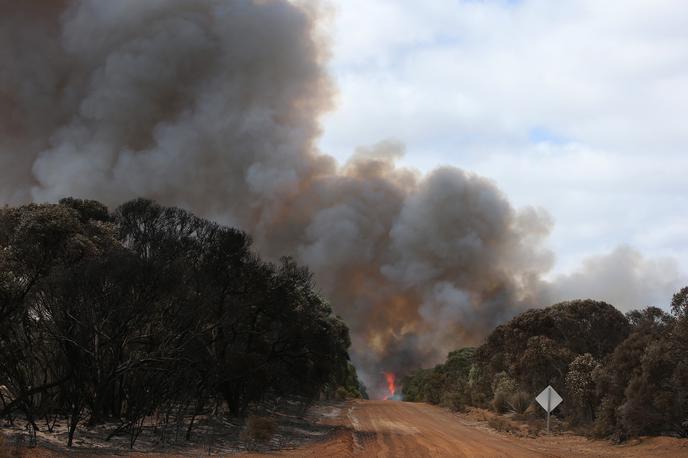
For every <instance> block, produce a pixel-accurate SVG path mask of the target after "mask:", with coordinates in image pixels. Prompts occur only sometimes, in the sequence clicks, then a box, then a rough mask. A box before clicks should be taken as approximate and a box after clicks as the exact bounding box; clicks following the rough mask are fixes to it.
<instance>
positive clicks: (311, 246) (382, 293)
mask: <svg viewBox="0 0 688 458" xmlns="http://www.w3.org/2000/svg"><path fill="white" fill-rule="evenodd" d="M316 14H317V12H316V11H314V10H313V7H312V6H308V7H306V6H302V5H300V4H294V3H289V2H287V1H282V0H280V1H277V0H271V1H267V0H234V1H227V2H226V1H212V0H193V1H191V0H146V1H140V0H118V1H97V0H72V1H63V2H58V1H37V0H36V1H21V2H16V1H11V0H0V62H2V64H1V66H0V204H19V203H24V202H28V201H55V200H57V199H59V198H61V197H64V196H75V197H83V198H92V199H98V200H101V201H103V202H105V203H107V204H110V205H113V206H115V205H118V204H120V203H122V202H123V201H125V200H127V199H130V198H134V197H138V196H145V197H149V198H153V199H156V200H159V201H160V202H162V203H164V204H168V205H177V206H181V207H184V208H187V209H190V210H192V211H194V212H196V213H198V214H201V215H203V216H206V217H210V218H213V219H216V220H218V221H221V222H223V223H227V224H231V225H236V226H238V227H240V228H242V229H244V230H246V231H248V232H249V233H250V234H252V236H253V237H254V239H255V241H256V246H257V247H258V249H259V250H260V251H261V253H262V254H263V255H265V256H273V257H277V256H281V255H292V256H295V257H296V258H297V259H298V260H299V261H300V262H302V263H305V264H307V265H308V266H310V268H311V269H312V270H313V271H314V272H315V274H316V279H317V281H318V283H319V285H320V286H321V288H322V289H323V292H324V293H325V294H326V295H327V296H328V297H329V298H330V299H331V300H332V302H333V306H334V307H335V310H337V312H338V313H339V314H340V315H341V316H342V317H343V318H344V319H345V321H346V322H347V323H348V324H349V326H350V327H351V329H352V337H353V352H352V357H353V359H354V362H355V363H356V364H357V365H358V367H359V369H360V370H362V372H363V375H364V378H365V380H366V382H367V383H368V384H369V385H370V384H372V385H373V386H372V387H371V388H372V389H373V390H372V391H373V394H374V395H375V394H379V393H382V392H385V391H386V389H385V387H384V377H383V375H382V372H383V371H399V372H402V373H403V372H404V371H406V370H409V369H413V368H416V367H419V366H421V365H428V364H429V363H433V362H436V361H438V360H440V359H442V358H443V357H444V356H445V354H446V352H447V351H448V350H450V349H454V348H456V347H457V346H459V345H462V344H476V343H479V342H480V340H481V339H482V338H483V337H484V336H485V334H486V333H487V332H489V331H490V330H491V329H492V328H493V327H494V326H495V325H496V324H498V323H500V322H502V321H504V320H505V319H507V318H509V317H511V316H513V315H514V314H515V313H517V312H519V311H520V310H521V309H523V308H526V307H531V306H536V305H541V304H540V301H541V298H542V297H543V296H542V294H543V293H542V283H541V281H540V277H541V275H542V274H543V273H544V272H546V271H547V270H548V269H549V268H550V266H551V263H552V256H551V254H550V253H549V252H548V251H547V250H545V249H544V248H543V247H542V241H543V240H544V239H545V238H546V236H547V235H548V232H549V229H550V221H549V218H548V216H547V215H546V214H545V213H543V212H541V211H538V210H535V209H532V208H527V209H524V210H516V209H514V208H512V206H511V205H510V204H509V202H508V200H507V199H506V197H505V196H504V195H503V194H502V193H501V192H500V191H499V190H498V189H497V188H496V186H495V185H494V184H493V183H492V182H490V181H489V180H486V179H484V178H481V177H479V176H475V175H472V174H470V173H466V172H464V171H461V170H459V169H455V168H449V167H445V168H440V169H438V170H436V171H434V172H432V173H430V174H429V175H427V176H421V175H419V174H418V173H416V172H414V171H412V170H407V169H404V168H400V167H397V166H395V160H396V159H398V158H399V157H400V155H402V154H403V148H402V147H401V146H400V145H397V144H394V143H390V142H388V143H381V144H379V145H376V146H373V147H371V148H368V149H364V148H362V149H360V150H359V151H357V152H356V153H355V155H354V156H353V158H352V159H351V160H350V161H349V162H348V163H346V164H344V165H338V164H337V163H336V162H335V161H334V160H333V159H332V158H331V157H329V156H327V155H325V154H323V153H321V152H319V151H318V150H317V149H316V147H315V141H316V139H317V137H318V134H319V124H318V119H319V115H320V114H321V113H323V112H324V111H326V110H328V109H330V108H331V107H332V95H333V92H334V91H333V86H332V84H331V82H330V80H329V79H328V76H327V74H326V73H325V71H324V66H323V61H324V59H325V58H326V54H327V53H326V51H327V50H326V47H325V46H323V44H322V43H321V42H320V41H319V39H318V37H316V36H315V33H314V30H315V29H314V25H315V22H314V21H315V18H316Z"/></svg>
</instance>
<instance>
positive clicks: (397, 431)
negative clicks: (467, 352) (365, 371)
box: [23, 401, 688, 458]
mask: <svg viewBox="0 0 688 458" xmlns="http://www.w3.org/2000/svg"><path fill="white" fill-rule="evenodd" d="M330 411H331V413H332V414H330V415H321V416H320V420H319V423H320V424H321V425H322V426H323V427H325V426H327V427H329V428H330V431H331V432H330V433H329V434H327V435H326V436H325V437H323V438H321V439H320V440H316V441H311V442H310V443H309V444H308V445H304V446H301V447H297V448H293V449H291V450H282V451H279V452H269V453H263V454H257V453H246V452H244V453H239V454H238V455H237V454H227V453H220V454H215V453H213V455H214V456H239V457H240V458H256V457H304V458H307V457H414V458H415V457H517V458H518V457H566V458H571V457H579V456H580V457H653V458H664V457H667V458H668V457H671V458H674V457H688V440H686V439H674V438H669V437H654V438H645V439H641V440H636V441H634V442H632V443H628V444H625V445H612V444H610V443H608V442H605V441H592V440H588V439H586V438H584V437H581V436H576V435H572V434H557V435H543V436H539V437H536V438H534V437H521V436H516V435H512V434H509V433H502V432H497V431H495V430H493V429H492V428H490V427H488V426H487V422H485V421H480V420H478V419H476V416H475V415H462V414H454V413H451V412H449V411H447V410H444V409H441V408H439V407H435V406H431V405H428V404H420V403H407V402H396V401H352V402H350V403H347V404H346V405H344V406H343V407H342V408H341V409H331V410H330ZM335 412H336V414H335ZM63 450H64V449H63ZM63 450H60V451H56V450H50V449H46V448H43V447H39V448H35V449H29V450H25V451H24V452H25V453H24V454H23V456H27V457H28V456H38V457H53V456H56V457H57V456H59V457H63V456H74V455H71V454H67V453H64V451H63ZM205 455H207V453H203V452H202V451H201V450H199V449H195V450H184V451H178V452H176V453H172V454H169V453H168V454H160V453H145V452H134V453H127V452H118V453H112V454H108V453H107V452H105V451H101V452H100V453H97V456H101V457H103V456H135V457H142V458H143V457H146V458H152V457H163V456H165V457H170V456H175V457H183V456H184V457H188V456H205ZM78 456H93V455H89V454H88V452H86V453H80V454H78Z"/></svg>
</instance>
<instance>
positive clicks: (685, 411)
mask: <svg viewBox="0 0 688 458" xmlns="http://www.w3.org/2000/svg"><path fill="white" fill-rule="evenodd" d="M686 297H688V287H686V288H683V289H682V290H681V291H679V292H678V293H677V294H676V295H674V298H673V301H672V303H671V310H672V314H668V313H666V312H664V311H663V310H661V309H659V308H656V307H649V308H646V309H644V310H638V311H633V312H630V313H628V314H627V315H623V314H622V313H620V312H619V311H618V310H616V309H615V308H614V307H613V306H611V305H609V304H606V303H604V302H598V301H592V300H578V301H571V302H564V303H560V304H556V305H553V306H551V307H547V308H544V309H537V310H529V311H527V312H525V313H523V314H521V315H519V316H517V317H515V318H513V319H512V320H511V321H509V322H508V323H506V324H504V325H501V326H499V327H497V328H496V329H495V330H494V332H492V334H490V335H489V336H488V337H487V339H486V340H485V343H484V344H483V345H481V346H480V347H478V348H477V349H476V350H475V352H474V353H473V352H472V351H471V353H470V355H471V360H470V361H471V362H470V363H469V364H468V367H469V369H468V371H467V372H465V368H466V366H465V365H464V366H462V370H459V371H456V372H451V373H449V372H448V371H447V370H446V366H447V365H448V364H449V360H448V361H447V363H445V364H441V365H438V366H436V367H435V368H433V369H424V370H419V371H416V372H414V373H412V374H411V375H409V376H407V377H406V378H404V380H403V391H404V396H405V398H406V399H407V400H410V401H424V402H431V403H434V404H440V403H442V401H441V400H442V399H444V398H445V396H446V395H447V394H449V393H452V394H454V393H456V391H457V390H460V392H461V394H460V397H461V399H462V401H463V402H464V403H466V404H472V405H477V406H482V407H486V406H489V407H491V408H493V409H495V410H497V411H500V412H505V411H507V410H512V411H516V412H521V411H524V410H525V407H526V406H527V404H528V403H527V402H526V400H527V399H530V400H532V399H534V397H535V396H536V395H537V394H538V393H539V391H540V390H542V389H543V388H545V387H546V386H547V385H552V386H553V387H554V388H555V389H556V390H557V391H559V392H560V393H561V394H562V396H563V398H564V403H563V404H562V405H561V407H559V408H557V410H556V411H555V413H556V414H557V415H560V416H563V417H565V418H567V419H568V420H570V421H571V422H574V423H577V424H579V425H588V426H590V427H591V429H592V431H593V432H594V433H596V434H597V435H599V436H603V437H610V436H611V437H615V438H617V439H620V440H622V439H624V438H626V437H630V436H636V435H643V434H672V435H677V436H683V437H686V436H688V358H686V356H685V355H686V354H688V313H686V310H687V307H686V304H687V303H688V300H687V299H686ZM452 354H454V353H452ZM452 354H450V356H451V355H452ZM465 374H467V375H465Z"/></svg>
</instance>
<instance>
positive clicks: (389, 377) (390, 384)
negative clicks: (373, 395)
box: [385, 372, 397, 400]
mask: <svg viewBox="0 0 688 458" xmlns="http://www.w3.org/2000/svg"><path fill="white" fill-rule="evenodd" d="M385 378H386V379H387V389H388V390H389V394H388V395H387V396H385V400H388V399H391V398H393V397H394V393H395V392H396V391H397V387H396V385H395V384H394V380H395V378H396V376H395V375H394V373H393V372H385Z"/></svg>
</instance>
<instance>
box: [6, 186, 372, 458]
mask: <svg viewBox="0 0 688 458" xmlns="http://www.w3.org/2000/svg"><path fill="white" fill-rule="evenodd" d="M0 322H2V326H1V327H0V385H1V386H2V390H1V391H0V416H2V417H5V418H11V417H13V416H15V415H17V414H18V413H21V414H23V415H24V416H25V418H26V419H27V420H28V422H29V424H32V425H34V427H35V426H36V423H37V422H40V423H41V424H42V423H43V421H45V423H46V424H48V425H50V424H51V421H53V420H52V419H55V418H57V416H58V415H64V416H66V417H68V419H69V426H70V434H69V445H71V443H72V437H73V434H74V431H75V428H76V426H77V424H78V423H79V422H80V421H81V420H82V419H86V420H87V421H88V422H89V423H90V424H99V423H101V422H108V421H110V422H113V421H114V422H116V423H120V429H121V430H122V431H125V432H128V433H129V434H130V435H131V440H132V444H133V441H135V440H136V435H137V432H138V431H140V427H141V425H142V422H143V419H144V418H145V417H149V416H151V415H154V414H158V415H162V416H163V417H164V418H169V417H170V415H172V416H173V417H174V415H180V414H181V415H182V417H181V418H184V415H186V416H187V418H188V416H189V415H198V414H201V413H203V412H206V411H207V409H208V408H210V409H212V408H213V407H212V406H213V405H215V406H217V405H218V404H221V403H223V402H224V403H226V405H227V406H228V409H229V412H230V413H231V414H233V415H243V414H244V413H245V412H246V409H247V408H248V407H249V405H250V404H251V403H255V402H258V401H264V400H265V399H274V398H276V397H280V396H300V397H301V398H303V399H309V400H312V399H316V398H318V397H319V396H320V395H321V394H323V393H324V394H325V395H328V396H334V394H335V393H337V392H343V393H344V395H346V396H360V393H359V391H358V380H357V378H356V372H355V370H354V369H353V367H352V366H351V363H350V362H349V357H348V354H347V349H348V347H349V345H350V340H349V333H348V329H347V327H346V325H345V324H344V323H343V322H342V321H341V320H340V319H339V318H337V317H336V316H334V315H333V313H332V310H331V308H330V306H329V304H328V303H327V302H326V301H325V299H323V298H322V297H321V296H320V295H319V293H318V292H317V290H316V289H315V286H314V284H313V282H312V276H311V274H310V272H309V271H308V270H307V269H306V268H304V267H301V266H299V265H297V264H296V263H295V262H294V261H293V260H291V259H289V258H283V259H282V260H281V261H280V262H279V263H277V264H271V263H266V262H264V261H262V260H261V259H260V258H259V257H258V256H257V255H256V254H255V253H254V252H253V251H252V249H251V240H250V238H249V237H248V236H247V235H246V234H245V233H243V232H241V231H238V230H235V229H231V228H227V227H224V226H220V225H218V224H216V223H212V222H209V221H207V220H204V219H201V218H198V217H196V216H194V215H192V214H191V213H188V212H186V211H184V210H180V209H177V208H170V207H161V206H159V205H157V204H155V203H154V202H152V201H148V200H143V199H139V200H134V201H130V202H127V203H125V204H124V205H122V206H120V207H119V208H118V209H117V210H116V211H115V212H114V213H112V214H111V213H109V212H108V210H107V208H106V207H105V206H103V205H102V204H100V203H98V202H96V201H82V200H77V199H63V200H61V202H60V204H58V205H54V204H42V205H37V204H30V205H27V206H22V207H18V208H5V209H2V210H0ZM215 408H217V407H215ZM186 426H188V433H187V438H188V434H190V433H191V430H192V426H193V418H192V419H191V423H190V424H189V425H185V427H186Z"/></svg>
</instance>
